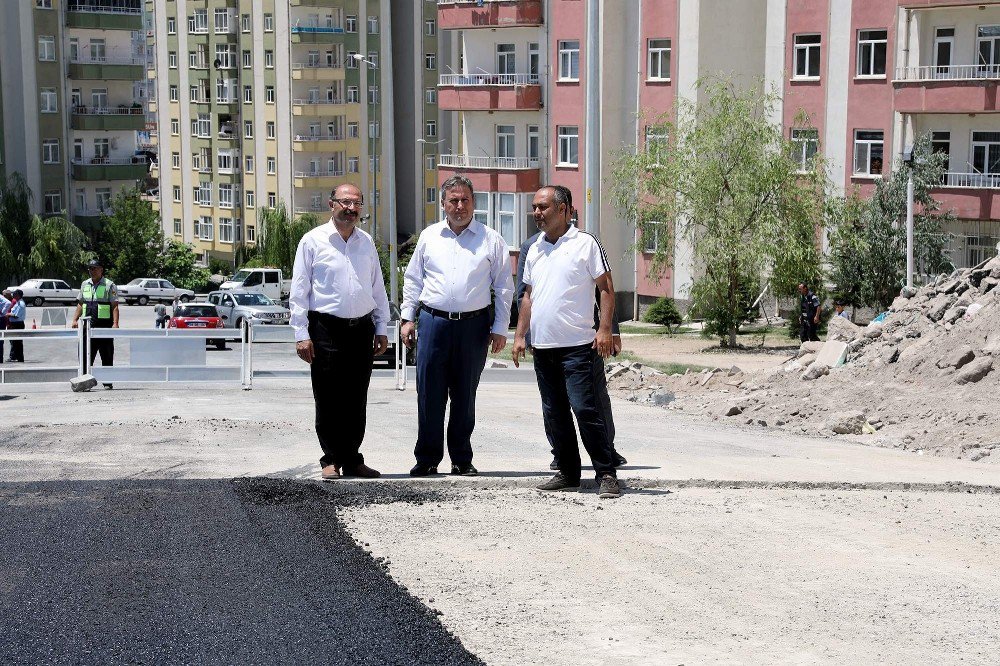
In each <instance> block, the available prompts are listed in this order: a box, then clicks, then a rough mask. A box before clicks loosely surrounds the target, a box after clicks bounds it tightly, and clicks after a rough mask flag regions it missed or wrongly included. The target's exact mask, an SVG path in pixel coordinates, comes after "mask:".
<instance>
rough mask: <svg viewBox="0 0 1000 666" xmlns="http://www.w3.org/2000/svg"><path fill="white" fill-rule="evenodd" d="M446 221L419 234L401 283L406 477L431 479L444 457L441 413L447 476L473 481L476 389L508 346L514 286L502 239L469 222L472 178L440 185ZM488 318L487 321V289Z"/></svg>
mask: <svg viewBox="0 0 1000 666" xmlns="http://www.w3.org/2000/svg"><path fill="white" fill-rule="evenodd" d="M441 198H442V199H441V206H442V208H444V213H445V220H444V221H442V222H438V223H437V224H433V225H431V226H429V227H427V228H426V229H424V231H423V233H421V234H420V238H419V240H418V241H417V247H416V249H415V250H414V251H413V257H412V258H411V259H410V263H409V264H408V265H407V267H406V279H405V281H404V283H403V307H402V310H401V314H402V318H403V326H402V328H401V329H400V334H401V335H402V337H403V342H404V344H406V346H407V347H413V345H414V344H415V335H414V333H415V330H414V329H415V326H414V324H415V323H416V324H417V328H418V329H419V331H420V339H419V345H420V348H419V349H418V351H417V422H418V424H417V445H416V447H415V448H414V451H413V454H414V456H415V457H416V460H417V463H416V465H414V466H413V469H411V470H410V474H411V475H412V476H428V475H430V474H437V466H438V464H439V463H440V462H441V460H442V459H443V458H444V441H445V429H444V413H445V406H446V405H447V402H448V397H449V395H450V396H451V412H450V416H449V418H448V432H447V439H448V455H449V457H450V458H451V463H452V465H451V473H452V474H461V475H464V476H475V475H476V474H477V473H478V471H477V470H476V468H475V467H474V466H473V464H472V443H471V437H472V431H473V429H474V428H475V426H476V389H477V388H478V387H479V378H480V376H481V375H482V372H483V367H484V366H485V365H486V353H487V348H489V349H492V351H493V353H494V354H495V353H497V352H499V351H500V350H502V349H503V348H504V347H505V346H506V344H507V324H508V322H509V321H510V305H511V298H512V296H513V294H514V284H513V280H512V278H511V270H510V251H509V250H508V249H507V242H506V241H505V240H504V239H503V237H502V236H501V235H500V234H498V233H497V232H496V231H494V230H492V229H490V228H488V227H486V226H484V225H483V224H482V223H480V222H477V221H475V220H474V219H473V209H474V202H473V200H474V196H473V190H472V181H470V180H469V179H468V178H466V177H464V176H452V177H451V178H449V179H448V180H446V181H445V182H444V183H443V184H442V185H441ZM491 289H492V290H493V293H494V295H495V297H496V298H495V301H493V306H494V307H493V317H492V318H491V317H490V312H491V309H490V304H491V298H490V290H491Z"/></svg>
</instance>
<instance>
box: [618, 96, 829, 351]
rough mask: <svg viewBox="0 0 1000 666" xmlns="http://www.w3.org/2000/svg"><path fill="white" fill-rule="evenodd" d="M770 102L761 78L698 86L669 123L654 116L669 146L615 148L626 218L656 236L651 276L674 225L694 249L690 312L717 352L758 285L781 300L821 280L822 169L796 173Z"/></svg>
mask: <svg viewBox="0 0 1000 666" xmlns="http://www.w3.org/2000/svg"><path fill="white" fill-rule="evenodd" d="M777 101H778V95H777V94H776V93H774V92H772V91H766V90H765V89H764V87H763V83H761V82H758V83H756V84H753V85H750V86H747V87H738V86H736V85H734V84H733V83H732V82H730V81H727V80H724V79H719V78H710V79H705V80H703V81H700V82H699V102H698V104H694V103H692V102H691V101H689V100H682V101H680V102H679V103H678V106H677V108H676V109H675V114H674V120H672V121H671V120H670V119H668V118H663V119H661V122H660V123H659V124H660V125H661V127H663V129H664V130H665V133H666V135H667V136H669V137H670V138H669V140H667V141H666V142H662V141H658V142H654V143H653V145H647V146H646V147H644V148H643V149H641V150H638V151H634V149H633V150H626V151H623V152H622V153H621V154H620V155H619V156H618V158H617V159H616V162H615V167H614V169H613V176H614V178H613V181H614V185H613V198H614V200H615V203H616V204H617V205H618V206H619V207H620V208H621V209H622V210H624V211H625V212H626V215H625V219H627V220H632V221H637V224H638V225H639V227H640V229H641V232H642V237H643V238H648V237H649V236H648V234H655V238H656V243H655V252H654V254H653V274H654V277H658V276H659V275H661V274H662V271H663V270H664V269H665V268H667V267H669V266H670V263H671V258H672V255H673V247H674V241H675V238H674V233H672V230H673V229H674V228H676V234H677V238H678V239H683V240H684V241H686V243H687V244H689V246H690V247H691V248H692V250H693V256H692V263H693V267H694V272H695V275H696V277H695V279H694V283H693V284H692V285H691V299H692V300H691V307H692V311H693V312H695V313H698V314H700V316H702V317H705V318H707V321H706V323H707V325H708V326H707V330H709V331H712V332H714V333H715V334H717V335H719V336H720V338H721V342H722V345H723V346H730V347H732V346H735V345H736V334H737V332H738V331H739V326H740V324H741V323H743V322H744V321H746V320H747V318H748V317H750V316H752V312H750V305H751V304H752V302H753V299H754V298H755V297H756V296H757V293H759V292H760V290H761V287H762V285H763V283H764V282H765V281H766V279H768V278H770V279H771V281H772V289H773V291H774V292H775V293H776V294H777V295H779V296H782V295H791V294H792V293H793V290H794V286H795V285H796V284H798V282H800V281H802V280H806V281H810V282H817V283H818V282H819V280H818V279H817V278H818V277H819V276H821V275H822V268H821V261H820V252H819V248H818V247H817V245H818V243H817V226H818V225H822V223H823V216H822V211H823V201H824V195H825V185H826V181H825V178H824V175H823V171H822V164H821V162H819V161H817V162H816V163H815V165H814V166H815V168H814V170H813V171H812V172H810V173H806V174H802V173H799V168H800V164H799V163H798V162H797V161H795V160H794V159H793V158H792V154H793V149H794V146H793V145H792V144H791V143H790V142H789V141H788V140H787V139H785V138H784V135H783V132H782V127H781V124H780V123H775V122H773V120H772V118H773V117H774V110H775V108H776V107H775V104H776V102H777ZM661 133H663V132H661ZM653 222H661V223H662V224H657V225H655V226H654V225H653V224H652V223H653ZM675 225H676V227H675ZM657 230H658V231H657Z"/></svg>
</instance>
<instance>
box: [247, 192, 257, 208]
mask: <svg viewBox="0 0 1000 666" xmlns="http://www.w3.org/2000/svg"><path fill="white" fill-rule="evenodd" d="M255 205H256V199H255V197H254V195H253V190H247V208H253V207H254V206H255Z"/></svg>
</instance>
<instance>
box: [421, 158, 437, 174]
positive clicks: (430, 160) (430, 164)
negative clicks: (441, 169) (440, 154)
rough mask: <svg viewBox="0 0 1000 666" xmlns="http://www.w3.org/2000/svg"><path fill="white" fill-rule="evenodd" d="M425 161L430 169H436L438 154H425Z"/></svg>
mask: <svg viewBox="0 0 1000 666" xmlns="http://www.w3.org/2000/svg"><path fill="white" fill-rule="evenodd" d="M424 161H425V162H426V163H427V170H428V171H434V169H436V168H437V155H425V156H424Z"/></svg>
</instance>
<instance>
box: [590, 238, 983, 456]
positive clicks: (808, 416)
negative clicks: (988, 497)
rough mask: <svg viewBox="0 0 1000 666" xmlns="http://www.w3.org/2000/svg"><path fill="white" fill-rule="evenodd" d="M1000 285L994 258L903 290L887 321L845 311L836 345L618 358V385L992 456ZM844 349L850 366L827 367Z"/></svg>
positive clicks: (891, 441)
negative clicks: (723, 365) (741, 358)
mask: <svg viewBox="0 0 1000 666" xmlns="http://www.w3.org/2000/svg"><path fill="white" fill-rule="evenodd" d="M998 285H1000V258H994V259H991V260H990V261H988V262H986V263H985V264H983V265H980V266H978V267H975V268H971V269H965V270H961V271H956V272H955V273H953V274H951V275H941V276H939V277H938V278H937V279H936V280H934V281H933V282H932V283H931V284H928V285H926V286H924V287H922V288H921V289H919V290H912V289H911V290H907V289H904V290H903V291H902V292H901V293H900V296H899V297H898V298H896V300H895V301H894V302H893V304H892V306H891V308H890V309H889V312H888V314H887V315H886V316H885V318H884V319H883V320H882V321H881V322H879V323H874V324H870V325H869V326H867V327H858V326H855V325H853V324H851V323H850V322H849V321H848V320H846V319H843V318H834V320H833V321H832V323H831V325H830V333H829V337H828V341H827V343H826V345H827V346H826V347H825V348H824V343H804V344H803V345H802V347H801V348H800V349H799V350H798V352H796V353H794V355H792V356H791V357H790V358H789V359H788V360H787V361H786V362H785V363H783V364H782V365H781V366H779V367H776V368H771V369H768V370H761V371H756V372H743V371H742V370H740V369H739V368H736V367H732V368H729V369H728V370H721V371H720V370H712V371H709V370H705V371H702V372H701V373H688V374H685V375H662V374H655V373H651V372H649V371H648V370H646V369H643V368H641V367H640V368H638V369H636V368H634V367H633V366H634V365H635V364H631V365H630V364H611V365H609V367H608V377H609V385H610V387H611V388H612V389H615V390H617V391H618V392H619V393H620V394H621V395H623V397H626V398H628V399H630V400H634V401H643V402H647V401H648V402H651V403H655V404H659V405H661V406H664V407H666V408H669V409H683V410H685V411H689V412H694V413H701V414H705V415H709V416H711V417H713V418H716V419H727V420H729V419H732V420H735V419H740V420H742V421H744V422H745V423H747V424H752V425H757V426H765V427H780V428H785V429H790V430H793V431H797V432H802V433H810V434H822V435H830V436H834V435H855V436H857V437H858V439H859V440H860V441H863V442H865V443H868V444H872V445H877V446H887V447H895V448H903V449H911V450H918V451H921V452H926V453H929V454H934V455H943V456H949V457H958V458H966V459H970V460H984V459H985V460H990V456H991V454H992V453H993V451H994V450H997V449H1000V409H998V405H997V400H996V396H997V395H998V393H1000V288H997V287H998ZM838 345H839V346H838ZM844 346H846V350H844V351H846V361H844V362H843V365H837V363H836V361H833V362H830V365H834V366H835V367H829V365H826V364H821V362H822V361H824V360H826V361H827V362H829V359H830V358H831V357H832V358H834V359H836V358H838V356H842V355H843V354H838V352H839V351H840V350H842V349H843V347H844ZM824 357H825V358H824ZM668 393H669V394H670V399H669V400H668V399H666V394H668ZM994 458H996V459H997V460H998V461H1000V453H998V455H997V456H995V457H994Z"/></svg>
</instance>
